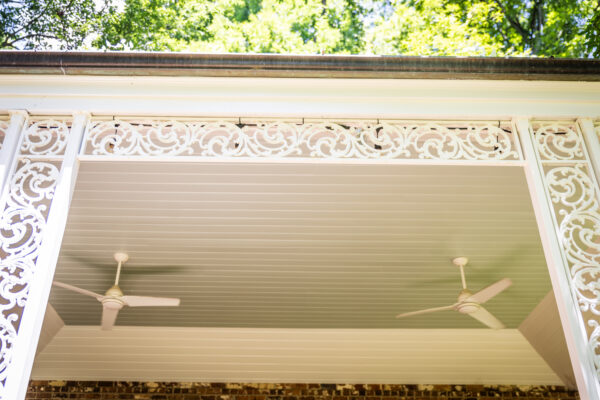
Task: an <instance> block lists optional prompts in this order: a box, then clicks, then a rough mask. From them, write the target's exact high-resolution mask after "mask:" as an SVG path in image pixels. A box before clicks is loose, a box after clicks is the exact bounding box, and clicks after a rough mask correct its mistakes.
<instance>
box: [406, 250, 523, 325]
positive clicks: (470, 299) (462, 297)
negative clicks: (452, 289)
mask: <svg viewBox="0 0 600 400" xmlns="http://www.w3.org/2000/svg"><path fill="white" fill-rule="evenodd" d="M468 261H469V259H468V258H466V257H457V258H455V259H454V260H452V263H453V264H454V265H456V266H457V267H459V268H460V278H461V280H462V287H463V289H462V290H461V291H460V293H459V294H458V301H457V302H456V303H454V304H451V305H449V306H444V307H436V308H429V309H427V310H420V311H412V312H408V313H404V314H398V315H396V318H404V317H410V316H413V315H419V314H427V313H431V312H436V311H443V310H454V311H458V312H459V313H461V314H467V315H469V316H471V317H473V318H475V319H476V320H477V321H479V322H481V323H482V324H484V325H487V326H488V327H490V328H492V329H502V328H504V324H503V323H502V322H500V320H498V318H496V317H494V316H493V315H492V314H491V313H490V312H489V311H487V310H486V309H485V308H483V307H482V306H481V305H482V304H483V303H485V302H486V301H488V300H489V299H491V298H492V297H495V296H497V295H498V294H500V293H501V292H502V291H504V290H506V289H507V288H508V287H509V286H510V285H512V281H511V280H510V279H508V278H504V279H500V280H499V281H498V282H495V283H492V284H491V285H489V286H487V287H485V288H483V289H481V290H480V291H478V292H476V293H472V292H471V291H470V290H469V289H467V282H466V280H465V270H464V267H465V266H466V265H467V262H468Z"/></svg>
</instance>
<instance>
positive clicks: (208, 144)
mask: <svg viewBox="0 0 600 400" xmlns="http://www.w3.org/2000/svg"><path fill="white" fill-rule="evenodd" d="M516 143H517V141H516V140H515V135H514V132H513V130H512V127H511V125H510V124H509V123H504V122H498V121H488V122H477V121H475V122H423V121H419V122H393V121H390V122H379V123H368V122H356V121H351V122H337V123H334V122H306V123H292V122H283V121H271V122H254V123H234V122H226V121H185V120H131V119H115V120H109V121H94V122H93V123H92V126H91V128H90V131H89V135H88V137H87V141H86V144H85V149H84V151H85V154H87V155H114V156H201V157H270V158H280V157H297V158H357V159H437V160H512V161H514V160H521V159H522V156H521V153H520V150H519V148H518V145H517V144H516Z"/></svg>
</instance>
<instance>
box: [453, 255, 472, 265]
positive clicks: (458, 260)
mask: <svg viewBox="0 0 600 400" xmlns="http://www.w3.org/2000/svg"><path fill="white" fill-rule="evenodd" d="M468 262H469V259H468V258H467V257H456V258H455V259H453V260H452V264H454V265H456V266H457V267H464V266H466V265H467V263H468Z"/></svg>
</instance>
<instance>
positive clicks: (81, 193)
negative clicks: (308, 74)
mask: <svg viewBox="0 0 600 400" xmlns="http://www.w3.org/2000/svg"><path fill="white" fill-rule="evenodd" d="M115 251H126V252H128V253H129V255H130V262H128V263H127V264H125V267H124V270H123V272H122V276H121V284H120V286H121V288H122V290H123V291H124V292H125V293H126V294H131V295H152V296H168V297H180V298H181V306H180V307H177V308H145V309H144V308H137V309H127V308H126V309H124V310H123V311H122V312H121V313H120V315H119V317H118V319H117V326H123V325H127V326H136V325H144V326H169V327H219V328H226V327H229V328H232V327H240V328H242V327H247V328H354V329H358V328H368V329H372V328H422V329H425V328H427V329H440V328H482V327H483V326H482V325H480V324H479V323H478V322H476V321H474V320H472V319H471V318H469V317H467V316H464V315H460V314H458V313H455V312H452V311H444V312H440V313H436V314H430V315H424V316H415V317H411V318H406V319H403V320H396V319H395V318H394V316H395V315H396V314H397V313H401V312H407V311H411V310H418V309H422V308H428V307H436V306H442V305H447V304H451V303H452V302H454V301H455V299H456V296H457V295H458V292H459V290H460V278H459V273H458V270H457V269H456V267H453V266H452V265H451V263H450V260H451V259H452V258H453V257H455V256H467V257H469V258H470V259H471V263H470V265H469V266H468V267H467V269H466V274H467V282H468V284H469V287H470V288H471V289H473V290H477V289H479V288H482V287H484V286H486V285H488V284H490V283H492V282H494V281H496V280H498V279H501V278H504V277H509V278H511V279H512V280H513V282H514V284H513V286H512V287H511V288H509V289H508V290H507V291H506V292H504V293H502V294H501V295H499V296H498V297H497V298H495V299H493V300H491V301H490V302H489V303H488V306H487V308H488V309H489V310H490V311H491V312H492V313H494V314H495V315H496V316H497V317H498V318H500V319H501V320H502V321H503V322H504V323H505V324H506V325H507V326H508V327H509V328H516V327H518V325H519V324H520V323H521V322H522V321H523V320H524V319H525V318H526V317H527V315H528V314H529V312H530V311H531V310H532V309H533V308H534V307H535V306H536V305H537V304H538V302H539V301H540V300H541V299H542V298H543V297H544V295H545V294H546V293H547V292H548V291H549V290H550V288H551V287H550V282H549V278H548V272H547V270H546V265H545V261H544V256H543V253H542V248H541V244H540V240H539V236H538V232H537V227H536V223H535V219H534V215H533V210H532V206H531V201H530V198H529V194H528V190H527V185H526V182H525V178H524V174H523V171H522V169H521V168H519V167H502V168H500V167H470V166H453V167H449V166H407V165H339V164H289V163H286V164H272V163H270V164H261V163H239V162H238V163H185V162H183V163H181V162H180V163H176V162H173V163H167V162H163V163H156V162H155V163H145V162H132V161H129V162H117V161H112V162H95V161H84V162H82V164H81V169H80V173H79V178H78V181H77V186H76V190H75V193H74V198H73V203H72V207H71V212H70V215H69V219H68V223H67V229H66V233H65V236H64V240H63V245H62V249H61V253H60V258H59V262H58V267H57V271H56V276H55V279H56V280H59V281H62V282H66V283H70V284H73V285H77V286H80V287H82V288H85V289H88V290H92V291H95V292H97V293H103V292H104V291H105V290H106V289H108V287H110V286H111V283H112V280H113V279H114V274H115V269H116V268H115V267H116V265H115V263H114V262H113V260H112V254H113V253H114V252H115ZM50 303H51V304H52V305H53V306H54V307H55V309H56V310H57V311H58V313H59V314H60V316H61V317H62V318H63V319H64V321H65V323H66V324H67V325H98V324H99V321H100V313H101V306H100V304H99V303H97V302H96V301H95V300H94V299H91V298H87V297H85V296H81V295H79V294H76V293H72V292H69V291H67V290H64V289H61V288H56V287H55V288H53V290H52V293H51V296H50Z"/></svg>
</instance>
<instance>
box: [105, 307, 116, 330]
mask: <svg viewBox="0 0 600 400" xmlns="http://www.w3.org/2000/svg"><path fill="white" fill-rule="evenodd" d="M119 310H120V308H116V307H114V306H113V307H111V305H108V306H107V305H106V304H104V305H103V307H102V330H103V331H110V330H111V329H112V327H113V326H114V325H115V321H116V320H117V315H118V314H119Z"/></svg>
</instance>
